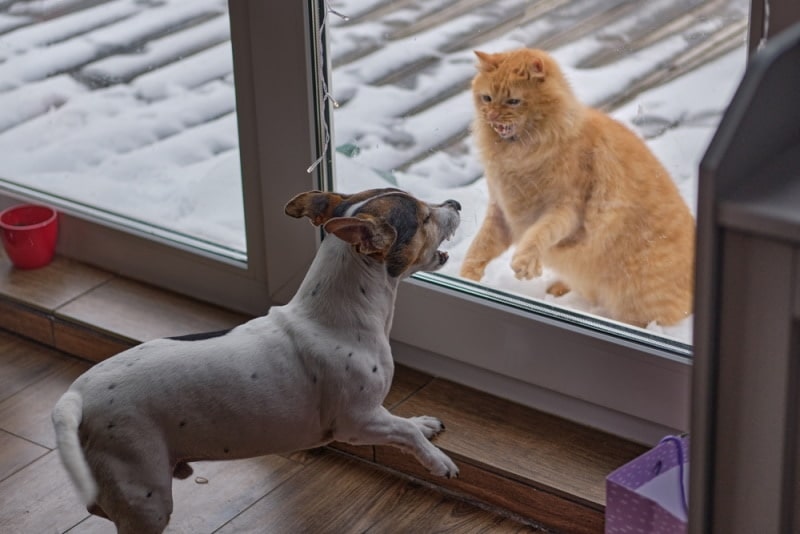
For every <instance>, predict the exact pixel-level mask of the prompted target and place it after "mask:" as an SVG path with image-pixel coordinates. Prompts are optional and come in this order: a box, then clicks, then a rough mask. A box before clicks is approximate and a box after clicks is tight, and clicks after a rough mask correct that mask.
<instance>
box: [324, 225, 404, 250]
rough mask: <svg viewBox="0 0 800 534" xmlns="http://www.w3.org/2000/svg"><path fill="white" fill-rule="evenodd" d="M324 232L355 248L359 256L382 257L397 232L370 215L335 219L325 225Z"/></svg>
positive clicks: (390, 245)
mask: <svg viewBox="0 0 800 534" xmlns="http://www.w3.org/2000/svg"><path fill="white" fill-rule="evenodd" d="M324 228H325V231H326V232H328V233H329V234H333V235H335V236H336V237H338V238H339V239H341V240H342V241H344V242H346V243H350V244H351V245H354V246H355V247H356V250H357V251H358V253H359V254H365V255H368V256H369V255H378V256H380V257H384V256H385V255H386V254H387V253H388V252H389V249H391V248H392V245H393V244H394V241H395V239H397V231H396V230H395V229H394V228H392V226H391V225H389V224H387V223H385V222H383V221H380V220H378V219H375V218H374V217H372V216H370V215H360V216H358V217H336V218H335V219H331V220H329V221H328V222H326V223H325V226H324Z"/></svg>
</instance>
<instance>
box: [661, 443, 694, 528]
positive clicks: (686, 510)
mask: <svg viewBox="0 0 800 534" xmlns="http://www.w3.org/2000/svg"><path fill="white" fill-rule="evenodd" d="M665 442H670V443H673V444H674V445H675V448H676V449H677V451H678V484H679V485H680V487H681V506H682V507H683V513H684V514H686V516H687V517H688V516H689V501H688V499H687V498H686V488H685V487H684V484H683V470H684V465H683V464H684V457H683V442H682V441H681V438H679V437H677V436H664V437H663V438H662V439H661V441H660V442H659V443H665ZM659 463H660V462H659Z"/></svg>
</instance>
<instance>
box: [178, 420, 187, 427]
mask: <svg viewBox="0 0 800 534" xmlns="http://www.w3.org/2000/svg"><path fill="white" fill-rule="evenodd" d="M178 426H179V427H180V428H183V427H185V426H186V421H181V422H180V423H178Z"/></svg>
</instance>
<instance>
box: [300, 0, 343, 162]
mask: <svg viewBox="0 0 800 534" xmlns="http://www.w3.org/2000/svg"><path fill="white" fill-rule="evenodd" d="M328 15H336V16H337V17H339V18H340V19H342V20H345V21H347V20H350V17H348V16H347V15H344V14H342V13H339V12H338V11H336V10H335V9H333V8H332V7H331V6H330V4H329V3H328V0H325V13H324V14H323V15H322V21H321V22H320V25H319V31H318V33H317V76H318V78H319V83H320V85H321V86H322V96H321V97H320V102H319V105H320V110H323V111H324V109H325V103H326V102H330V103H331V105H332V106H333V107H334V108H338V107H339V103H338V102H337V101H336V99H335V98H333V95H332V94H331V93H330V92H329V91H328V81H327V77H326V76H325V63H324V51H325V49H324V48H323V46H324V43H323V42H322V36H323V34H324V33H325V26H326V25H327V23H328ZM320 120H321V121H322V131H323V133H324V134H325V138H324V139H323V145H322V154H321V155H320V157H318V158H317V159H316V160H314V162H313V163H312V164H311V165H310V166H309V167H308V169H306V172H307V173H309V174H310V173H312V172H314V169H316V168H317V167H318V166H319V164H320V163H322V160H323V159H325V154H327V153H328V145H329V144H330V142H331V134H330V129H329V126H328V121H327V119H326V118H325V114H324V112H323V113H322V114H321V118H320Z"/></svg>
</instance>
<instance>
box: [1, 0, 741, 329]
mask: <svg viewBox="0 0 800 534" xmlns="http://www.w3.org/2000/svg"><path fill="white" fill-rule="evenodd" d="M729 2H730V3H731V4H732V5H733V4H736V3H737V2H739V0H729ZM700 3H701V0H683V1H682V2H679V3H676V2H674V1H673V0H652V1H649V2H641V3H640V4H637V6H636V9H635V11H631V10H630V9H628V8H629V7H630V6H631V4H630V2H624V1H622V0H606V1H605V2H596V1H595V0H571V1H564V2H560V3H558V5H559V6H560V7H558V8H555V9H553V10H551V11H548V12H547V13H541V14H540V13H539V12H537V11H536V9H537V8H536V7H534V8H530V6H531V4H530V3H529V2H527V0H497V1H495V2H492V3H491V4H481V5H479V7H478V8H476V9H474V10H472V11H469V12H463V13H462V12H458V11H457V10H458V9H459V7H460V6H461V5H462V3H460V2H457V1H455V0H430V1H425V2H422V3H418V4H416V3H414V2H408V3H407V4H403V5H404V6H405V7H403V9H390V10H389V12H387V13H385V14H384V15H383V16H380V17H379V16H377V15H375V13H380V12H382V11H381V9H382V7H381V6H384V7H385V6H386V2H385V0H339V1H338V2H332V7H333V8H334V9H336V10H337V11H338V12H341V13H344V14H346V15H348V16H350V17H351V20H350V21H349V22H347V21H343V20H340V19H337V18H336V17H334V16H331V17H330V20H329V30H330V32H329V37H330V45H331V57H332V61H333V64H334V69H333V79H332V82H331V90H332V91H333V93H334V95H335V97H336V99H337V100H339V101H340V102H342V106H341V107H340V108H339V109H337V110H336V111H335V113H334V125H333V140H334V143H335V145H334V147H335V148H338V149H339V150H340V152H337V153H336V162H335V163H336V169H337V189H338V190H340V191H344V192H352V191H357V190H361V189H365V188H370V187H384V186H387V185H397V186H399V187H402V188H404V189H407V190H409V191H410V192H412V193H414V194H416V195H418V196H420V197H422V198H425V199H428V200H431V201H442V200H444V199H446V198H454V199H456V200H458V201H459V202H461V204H462V206H463V207H464V210H463V214H462V215H463V218H462V220H463V222H462V225H461V228H460V229H459V232H458V233H457V235H456V236H455V238H454V240H453V241H452V242H451V244H450V252H451V261H450V262H449V263H448V264H447V265H446V266H445V269H444V270H443V271H442V272H443V273H444V274H446V275H450V276H455V274H456V273H457V272H458V268H459V265H460V263H461V260H462V259H463V256H464V253H465V251H466V248H467V246H468V245H469V242H470V240H471V238H472V236H473V235H474V234H475V232H476V230H477V228H478V225H479V224H480V222H481V221H482V218H483V213H484V209H485V205H486V198H487V193H486V186H485V181H484V180H483V178H482V172H483V171H482V169H481V166H480V163H479V161H478V159H477V158H476V156H475V150H474V147H473V145H472V143H471V140H470V138H469V137H468V136H464V133H465V132H466V130H467V128H468V125H469V124H470V122H471V121H472V114H473V110H472V103H471V98H470V95H469V92H468V89H467V83H468V81H469V79H470V78H471V77H472V75H473V74H474V56H473V55H472V49H473V48H479V49H482V50H486V51H499V50H507V49H510V48H516V47H520V46H524V45H526V44H527V43H531V42H537V43H538V42H549V43H556V44H554V46H552V48H550V50H551V52H552V53H553V54H554V55H555V57H556V58H557V59H558V60H559V62H560V63H561V64H562V67H563V68H564V70H565V72H566V74H567V76H568V77H569V79H570V81H571V82H572V85H573V87H574V89H575V91H576V92H577V94H578V95H579V96H580V98H581V99H582V100H583V101H585V102H587V103H589V104H591V105H603V104H605V103H608V102H611V101H613V100H614V98H617V97H619V95H620V94H621V93H623V92H624V91H625V90H626V88H629V87H631V86H632V85H635V84H636V83H638V82H639V81H640V80H642V79H645V78H646V77H647V76H648V75H651V74H652V73H653V72H654V71H658V70H659V69H663V68H665V67H664V65H666V64H668V63H669V62H670V61H671V60H672V58H675V57H679V56H680V55H681V54H685V53H688V52H690V51H691V49H692V47H694V46H696V45H697V44H698V42H702V41H703V40H704V39H706V38H708V36H710V35H712V34H714V32H715V31H716V30H718V29H719V28H721V27H725V26H726V25H728V24H730V20H729V19H727V18H726V17H727V16H728V15H729V13H728V14H725V13H724V14H722V15H714V14H709V15H704V16H699V17H697V20H696V21H695V22H693V23H692V24H691V25H690V26H688V29H686V30H685V31H683V32H681V33H679V34H676V35H673V36H671V37H670V36H663V37H660V38H657V39H651V40H649V41H647V37H648V35H649V34H657V30H658V29H659V26H658V25H659V24H660V21H661V20H663V17H664V14H665V13H668V12H670V10H675V9H678V8H679V7H680V6H681V5H683V4H692V5H699V4H700ZM739 3H744V2H739ZM479 4H480V3H479ZM76 5H78V4H76V3H75V0H43V1H41V2H16V3H13V4H11V6H10V7H9V8H8V9H7V10H6V12H5V13H0V154H2V158H0V176H3V177H11V178H13V179H14V180H15V181H18V182H20V183H24V184H26V185H29V186H31V187H34V188H37V189H40V190H44V191H47V192H49V193H51V194H53V195H56V196H61V197H64V198H70V199H74V200H77V201H79V202H83V203H89V204H92V205H95V206H97V207H100V208H102V209H106V210H109V211H112V212H114V213H117V214H121V215H124V216H127V217H132V218H135V219H138V220H140V221H145V222H149V223H152V224H156V225H158V226H161V227H166V228H168V229H172V230H174V231H177V232H181V233H186V234H189V235H193V236H196V237H199V238H201V239H206V240H209V241H212V242H214V243H218V244H221V245H223V246H227V247H230V248H232V249H235V250H244V246H245V243H244V216H243V213H242V199H241V194H242V193H241V184H240V182H239V164H238V139H237V131H236V119H235V109H234V93H233V86H232V81H231V72H232V61H231V50H230V42H229V40H228V39H229V32H228V26H227V20H226V17H225V15H224V11H225V7H226V0H160V1H158V2H141V1H140V0H109V1H106V2H102V3H99V4H97V5H93V6H92V7H89V8H86V9H81V10H80V11H77V12H75V13H72V14H67V15H63V16H59V17H53V18H51V19H49V20H47V19H46V20H44V21H43V22H41V23H38V24H34V25H27V24H28V21H29V20H30V18H31V17H40V16H42V15H43V14H46V13H47V9H63V10H65V11H69V10H70V9H74V6H76ZM81 5H83V4H81ZM537 5H538V4H537ZM70 6H73V7H70ZM676 6H677V7H676ZM684 7H685V6H684ZM374 8H378V11H377V12H376V11H373V9H374ZM614 9H622V10H623V11H621V12H619V11H618V13H623V14H622V15H620V16H617V17H612V18H609V19H608V20H607V22H606V23H605V24H604V25H602V26H601V27H599V29H597V30H596V31H593V32H588V33H585V34H581V33H580V32H579V33H578V34H577V36H576V38H575V39H571V40H568V41H566V42H560V41H559V39H560V38H561V37H563V35H564V33H565V32H566V31H567V30H569V29H570V28H572V27H575V25H576V21H577V20H578V18H576V17H579V16H580V15H581V14H584V15H585V14H586V13H587V12H589V11H591V13H592V15H593V16H603V14H604V13H605V12H606V11H608V12H611V11H612V10H614ZM626 9H627V11H625V10H626ZM37 10H38V11H37ZM438 10H444V11H442V12H441V13H444V14H447V15H448V16H443V15H441V13H440V14H439V19H438V21H437V24H435V25H429V26H426V25H425V24H422V25H421V26H419V28H418V29H417V31H414V32H411V31H408V28H410V27H411V26H413V25H414V24H418V23H421V22H424V21H425V20H428V19H426V17H430V16H436V15H437V12H438ZM448 10H455V11H448ZM726 13H727V12H726ZM362 15H363V16H364V19H363V20H359V17H361V16H362ZM508 20H511V21H513V24H512V26H511V27H510V28H511V29H510V30H508V31H502V32H498V31H495V28H497V27H505V26H503V25H504V24H505V25H508V24H509V23H508ZM693 20H694V19H693ZM498 25H500V26H498ZM176 27H177V28H181V31H173V29H174V28H176ZM14 28H16V29H14ZM3 32H4V33H3ZM636 39H639V40H641V39H644V40H645V41H647V42H646V44H645V45H644V46H643V47H641V48H636V49H634V50H632V51H627V50H626V49H625V48H626V46H628V42H629V41H634V40H636ZM561 40H562V41H563V39H561ZM131 42H141V43H144V44H142V45H141V46H137V48H136V49H130V47H128V48H126V46H127V44H128V43H131ZM609 42H615V43H618V48H619V49H620V50H622V51H624V52H626V53H623V54H621V55H620V57H617V58H615V59H614V60H613V61H600V62H599V64H596V65H592V66H587V62H591V61H592V58H597V57H599V56H598V54H602V53H604V51H607V50H608V43H609ZM744 63H745V52H744V43H742V46H741V47H739V48H738V49H736V50H734V51H732V52H729V53H727V54H725V55H723V56H721V57H719V58H718V59H716V60H714V61H712V62H711V63H708V64H706V65H704V66H703V67H701V68H699V69H697V70H694V71H691V72H689V73H688V74H685V75H682V76H680V77H679V78H677V79H675V80H674V81H672V82H669V83H666V84H663V85H660V86H658V87H656V88H654V89H651V90H647V91H645V92H642V93H640V94H638V95H637V96H636V97H635V98H634V99H633V100H632V101H630V102H628V103H627V104H625V105H623V106H622V107H619V108H617V109H615V110H614V111H613V112H612V115H613V116H614V117H616V118H617V119H619V120H621V121H622V122H624V123H625V124H627V125H629V126H630V127H631V128H633V129H634V130H635V131H637V132H638V133H639V134H640V135H642V136H643V137H644V138H645V139H646V140H647V143H648V145H649V146H650V147H651V148H652V149H653V151H654V152H655V153H656V155H657V156H658V157H659V158H660V159H661V160H662V162H664V164H665V165H666V166H667V168H668V169H669V170H670V172H671V173H672V176H673V177H674V179H675V181H676V183H677V184H678V186H679V188H680V190H681V193H682V194H683V196H684V198H685V199H686V201H687V203H688V204H689V206H690V207H691V208H692V209H693V210H694V208H695V203H696V181H697V167H698V163H699V161H700V159H701V157H702V155H703V153H704V151H705V148H706V146H707V145H708V142H709V140H710V138H711V135H712V134H713V132H714V129H715V128H716V125H717V124H718V122H719V120H720V118H721V114H722V112H723V110H724V109H725V107H726V105H727V103H728V102H729V100H730V97H731V95H732V93H733V90H734V89H735V87H736V85H737V83H738V81H739V79H740V78H741V75H742V72H743V69H744ZM404 66H405V67H407V68H408V71H404V70H403V68H402V67H404ZM98 84H99V87H98ZM105 85H108V86H107V87H106V86H105ZM710 88H713V90H710ZM440 149H441V150H440ZM346 154H347V155H346ZM309 163H311V162H309ZM511 253H512V252H511V251H509V252H507V253H506V254H505V255H503V256H502V257H501V258H499V259H497V260H496V261H495V262H493V263H492V264H491V265H490V266H489V268H488V270H487V274H486V278H485V280H484V282H485V284H486V285H488V286H490V287H492V288H496V289H501V290H503V291H508V292H512V293H515V294H518V295H523V296H525V297H532V298H535V299H543V300H546V301H552V302H555V303H557V304H561V305H565V306H569V307H571V308H574V309H577V310H585V311H589V312H593V313H598V314H601V315H602V314H603V310H599V309H592V308H591V307H590V306H589V305H588V304H587V303H586V302H584V301H583V300H582V299H581V298H580V297H579V296H577V295H574V294H568V295H566V296H564V297H561V298H559V299H554V298H553V297H551V296H549V295H546V293H545V288H546V286H547V285H549V282H550V281H551V279H552V277H553V274H552V273H549V272H546V273H545V275H544V276H543V277H542V278H541V279H537V280H532V281H525V282H520V281H518V280H516V279H515V278H514V277H513V276H512V274H511V270H510V268H509V267H508V264H509V262H510V257H511ZM650 330H652V331H656V332H659V331H663V332H664V333H665V334H667V335H669V336H672V337H675V338H677V339H679V340H682V341H685V342H690V340H691V325H690V321H689V320H687V321H684V322H683V323H682V324H681V325H678V326H677V327H674V328H670V329H660V328H659V327H657V326H653V327H651V328H650Z"/></svg>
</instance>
